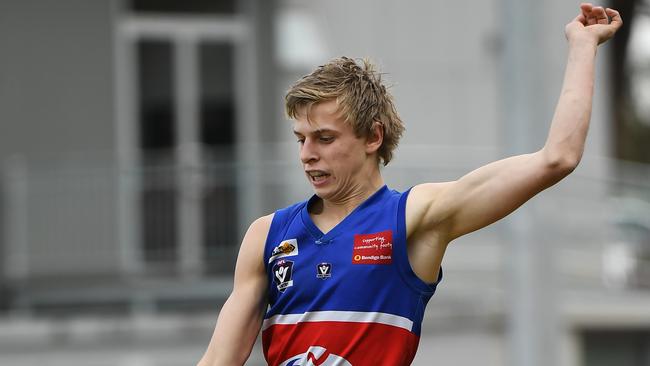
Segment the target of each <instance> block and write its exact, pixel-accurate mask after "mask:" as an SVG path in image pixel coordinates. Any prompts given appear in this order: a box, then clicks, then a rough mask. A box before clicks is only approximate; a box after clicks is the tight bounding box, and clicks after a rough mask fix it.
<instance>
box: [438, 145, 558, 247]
mask: <svg viewBox="0 0 650 366" xmlns="http://www.w3.org/2000/svg"><path fill="white" fill-rule="evenodd" d="M568 172H569V171H568V170H567V169H565V168H564V167H561V166H558V165H557V164H551V163H549V162H548V160H547V159H546V157H545V156H544V155H543V154H542V153H541V152H536V153H532V154H525V155H518V156H513V157H510V158H506V159H503V160H499V161H496V162H493V163H490V164H488V165H485V166H483V167H481V168H478V169H476V170H474V171H472V172H470V173H469V174H467V175H465V176H463V177H462V178H460V179H459V180H457V181H455V182H453V183H451V184H449V185H448V186H447V188H446V189H445V191H444V192H441V194H440V197H439V199H437V200H436V201H435V202H434V203H433V204H432V206H431V209H430V210H431V212H434V213H436V217H440V219H439V220H440V221H442V222H444V223H445V225H444V226H443V227H444V228H445V230H447V237H448V238H449V240H453V239H455V238H457V237H459V236H462V235H464V234H467V233H470V232H472V231H475V230H478V229H480V228H482V227H485V226H487V225H490V224H492V223H493V222H495V221H498V220H500V219H501V218H503V217H505V216H506V215H508V214H509V213H511V212H512V211H514V210H515V209H517V208H518V207H519V206H521V205H522V204H524V203H525V202H526V201H528V200H529V199H530V198H532V197H533V196H535V195H536V194H537V193H539V192H541V191H542V190H544V189H546V188H548V187H550V186H551V185H553V184H555V183H556V182H558V181H559V180H560V179H562V178H563V177H564V176H566V175H567V174H568Z"/></svg>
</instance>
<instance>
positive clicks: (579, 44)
mask: <svg viewBox="0 0 650 366" xmlns="http://www.w3.org/2000/svg"><path fill="white" fill-rule="evenodd" d="M596 47H597V46H596V44H595V43H593V42H590V41H588V40H576V41H574V42H572V43H570V44H569V55H568V60H567V66H566V70H565V75H564V82H563V85H562V92H561V94H560V99H559V101H558V104H557V107H556V109H555V115H554V116H553V122H552V123H551V128H550V131H549V135H548V139H547V141H546V144H545V145H544V153H545V155H546V156H547V158H548V160H549V161H550V162H551V163H552V164H555V165H558V166H560V167H562V168H566V169H569V170H571V169H573V168H575V166H576V165H577V164H578V162H579V161H580V159H581V158H582V152H583V150H584V145H585V140H586V138H587V131H588V129H589V120H590V118H591V107H592V99H593V88H594V69H595V55H596Z"/></svg>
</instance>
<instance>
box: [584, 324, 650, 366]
mask: <svg viewBox="0 0 650 366" xmlns="http://www.w3.org/2000/svg"><path fill="white" fill-rule="evenodd" d="M649 350H650V331H648V330H589V331H586V332H585V333H584V338H583V352H584V357H583V359H584V366H619V365H626V366H647V365H650V351H649Z"/></svg>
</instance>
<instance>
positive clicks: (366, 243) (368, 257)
mask: <svg viewBox="0 0 650 366" xmlns="http://www.w3.org/2000/svg"><path fill="white" fill-rule="evenodd" d="M391 263H393V231H392V230H386V231H382V232H379V233H373V234H356V235H355V236H354V247H353V248H352V264H391Z"/></svg>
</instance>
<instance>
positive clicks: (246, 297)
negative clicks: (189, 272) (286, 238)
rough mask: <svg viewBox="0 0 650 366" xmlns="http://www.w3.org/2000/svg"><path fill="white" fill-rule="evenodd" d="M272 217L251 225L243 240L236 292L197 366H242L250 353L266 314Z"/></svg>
mask: <svg viewBox="0 0 650 366" xmlns="http://www.w3.org/2000/svg"><path fill="white" fill-rule="evenodd" d="M272 218H273V215H269V216H265V217H262V218H260V219H258V220H256V221H255V222H253V224H251V226H250V228H249V229H248V232H247V233H246V235H245V236H244V240H243V241H242V245H241V248H240V250H239V256H238V258H237V265H236V268H235V279H234V281H235V282H234V287H233V291H232V293H231V294H230V296H229V297H228V300H227V301H226V303H225V304H224V305H223V307H222V308H221V312H220V313H219V318H218V319H217V325H216V327H215V329H214V334H213V335H212V339H211V340H210V344H209V345H208V349H207V351H206V352H205V354H204V355H203V358H201V360H200V361H199V363H198V366H234V365H237V366H241V365H243V364H244V363H245V362H246V360H247V359H248V356H249V355H250V353H251V349H252V348H253V344H254V343H255V339H256V338H257V334H258V333H259V331H260V328H261V326H262V319H263V317H264V311H265V310H266V305H267V303H266V295H267V294H266V291H267V278H266V273H265V270H264V243H265V241H266V236H267V235H268V232H269V227H270V226H271V220H272Z"/></svg>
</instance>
